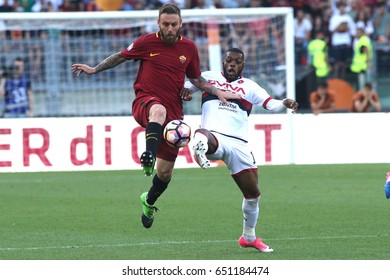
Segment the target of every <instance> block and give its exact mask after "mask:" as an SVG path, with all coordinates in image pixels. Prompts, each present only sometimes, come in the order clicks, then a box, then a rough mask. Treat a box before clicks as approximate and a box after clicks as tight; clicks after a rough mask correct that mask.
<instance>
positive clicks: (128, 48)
mask: <svg viewBox="0 0 390 280" xmlns="http://www.w3.org/2000/svg"><path fill="white" fill-rule="evenodd" d="M133 46H134V43H131V44H130V46H128V47H127V50H128V51H129V50H131V49H132V48H133Z"/></svg>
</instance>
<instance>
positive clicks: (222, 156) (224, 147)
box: [206, 132, 257, 175]
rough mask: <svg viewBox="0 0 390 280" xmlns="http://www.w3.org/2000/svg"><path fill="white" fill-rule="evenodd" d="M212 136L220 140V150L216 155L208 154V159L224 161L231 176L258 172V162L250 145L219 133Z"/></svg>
mask: <svg viewBox="0 0 390 280" xmlns="http://www.w3.org/2000/svg"><path fill="white" fill-rule="evenodd" d="M212 134H213V135H214V136H215V138H217V140H218V149H217V151H216V152H215V153H214V154H210V155H209V154H206V156H207V158H208V159H210V160H222V161H223V162H224V163H225V164H226V166H227V168H228V169H229V171H230V174H231V175H236V174H238V173H240V172H241V171H244V170H249V169H251V170H253V171H257V165H256V160H255V158H254V156H253V154H252V151H251V149H250V148H249V144H248V143H246V142H244V141H243V140H239V139H236V138H233V137H229V136H225V135H222V134H219V133H217V132H212Z"/></svg>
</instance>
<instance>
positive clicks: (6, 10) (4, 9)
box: [0, 0, 14, 13]
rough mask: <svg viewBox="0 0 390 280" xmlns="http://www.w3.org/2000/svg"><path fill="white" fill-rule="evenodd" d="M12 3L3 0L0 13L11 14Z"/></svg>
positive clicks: (12, 9)
mask: <svg viewBox="0 0 390 280" xmlns="http://www.w3.org/2000/svg"><path fill="white" fill-rule="evenodd" d="M13 4H14V3H13V2H10V1H9V0H3V4H2V5H0V13H11V12H13V11H14V6H13Z"/></svg>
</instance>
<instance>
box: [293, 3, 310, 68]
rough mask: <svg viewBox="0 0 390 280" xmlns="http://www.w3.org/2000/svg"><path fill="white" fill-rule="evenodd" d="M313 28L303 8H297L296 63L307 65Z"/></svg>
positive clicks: (295, 27)
mask: <svg viewBox="0 0 390 280" xmlns="http://www.w3.org/2000/svg"><path fill="white" fill-rule="evenodd" d="M312 28H313V25H312V23H311V21H310V20H309V19H308V18H306V16H305V13H304V11H303V10H301V9H299V10H297V14H296V17H295V19H294V42H295V65H306V52H307V45H308V43H309V40H310V32H311V30H312Z"/></svg>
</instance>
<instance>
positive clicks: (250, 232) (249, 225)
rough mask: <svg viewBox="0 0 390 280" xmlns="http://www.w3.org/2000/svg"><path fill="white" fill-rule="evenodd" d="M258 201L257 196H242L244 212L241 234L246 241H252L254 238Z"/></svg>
mask: <svg viewBox="0 0 390 280" xmlns="http://www.w3.org/2000/svg"><path fill="white" fill-rule="evenodd" d="M259 201H260V196H259V197H257V198H248V199H247V198H244V200H243V201H242V212H243V214H244V229H243V236H244V239H245V240H246V241H249V242H252V241H254V240H255V239H256V232H255V228H256V224H257V218H258V217H259Z"/></svg>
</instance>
